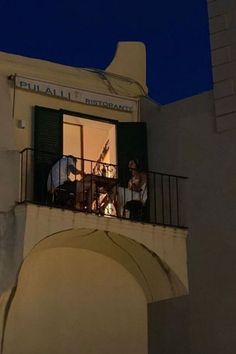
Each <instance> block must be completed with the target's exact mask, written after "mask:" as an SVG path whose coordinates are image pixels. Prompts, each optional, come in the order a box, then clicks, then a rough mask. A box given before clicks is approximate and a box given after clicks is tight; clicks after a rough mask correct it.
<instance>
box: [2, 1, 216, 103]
mask: <svg viewBox="0 0 236 354" xmlns="http://www.w3.org/2000/svg"><path fill="white" fill-rule="evenodd" d="M0 14H1V21H0V33H1V34H0V50H1V51H4V52H9V53H15V54H21V55H25V56H29V57H33V58H40V59H46V60H50V61H54V62H57V63H62V64H66V65H71V66H76V67H90V68H100V69H105V68H106V67H107V66H108V65H109V63H110V62H111V60H112V58H113V56H114V53H115V49H116V44H117V42H118V41H122V40H123V41H135V40H138V41H143V42H144V43H145V44H146V49H147V84H148V87H149V95H150V96H151V97H152V98H153V99H155V100H157V101H158V102H159V103H161V104H166V103H169V102H173V101H176V100H178V99H181V98H185V97H188V96H192V95H194V94H198V93H200V92H203V91H207V90H210V89H212V76H211V66H210V65H211V64H210V49H209V38H208V18H207V1H206V0H169V1H165V0H145V1H141V0H109V1H108V0H90V1H86V0H85V1H81V0H68V1H65V0H57V1H56V0H41V1H37V0H35V1H33V0H0Z"/></svg>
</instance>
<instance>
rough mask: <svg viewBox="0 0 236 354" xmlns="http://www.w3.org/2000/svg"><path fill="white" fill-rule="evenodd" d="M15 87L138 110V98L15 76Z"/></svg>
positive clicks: (122, 110) (65, 98)
mask: <svg viewBox="0 0 236 354" xmlns="http://www.w3.org/2000/svg"><path fill="white" fill-rule="evenodd" d="M14 78H15V87H17V88H20V89H22V90H26V91H31V92H34V93H39V94H44V95H47V96H51V97H56V98H61V99H64V100H67V101H72V102H80V103H84V104H86V105H90V106H97V107H102V108H108V109H113V110H117V111H121V112H129V113H131V112H135V111H137V100H135V99H126V98H123V97H122V98H121V97H116V96H113V95H103V94H100V93H95V92H90V91H86V90H81V89H76V88H72V87H66V86H62V85H56V84H54V83H50V82H45V81H40V80H35V79H30V78H26V77H21V76H17V75H16V76H15V77H14Z"/></svg>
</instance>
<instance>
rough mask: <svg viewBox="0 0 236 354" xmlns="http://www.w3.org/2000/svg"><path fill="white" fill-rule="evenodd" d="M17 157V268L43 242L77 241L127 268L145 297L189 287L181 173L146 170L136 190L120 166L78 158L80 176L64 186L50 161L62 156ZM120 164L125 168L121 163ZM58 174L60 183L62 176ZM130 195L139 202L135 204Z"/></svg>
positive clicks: (77, 244)
mask: <svg viewBox="0 0 236 354" xmlns="http://www.w3.org/2000/svg"><path fill="white" fill-rule="evenodd" d="M18 156H20V189H19V203H18V205H17V206H16V208H15V210H14V218H15V219H14V225H16V227H15V233H16V239H17V240H18V242H20V243H21V244H22V247H21V248H20V250H19V252H20V253H19V254H18V256H17V257H18V258H17V262H18V263H17V264H18V267H20V265H21V264H22V261H23V260H24V259H25V258H26V257H28V255H30V254H31V252H34V251H37V250H41V249H44V248H45V247H46V248H47V247H70V248H71V247H72V248H81V249H86V250H89V251H92V252H96V253H100V254H102V255H104V256H106V257H110V258H112V259H113V260H115V261H116V262H118V263H120V264H121V265H122V266H123V267H125V268H126V269H127V270H128V271H129V272H130V273H131V274H132V276H133V277H134V278H135V279H136V281H137V282H138V284H139V285H140V286H141V288H142V289H143V292H144V294H145V296H146V299H147V302H148V303H150V302H154V301H160V300H163V299H168V298H172V297H175V296H182V295H185V294H187V293H188V276H187V252H186V239H187V233H188V231H187V228H186V226H185V225H186V224H185V223H184V186H185V182H186V179H185V178H183V177H179V176H171V175H167V174H162V173H154V172H145V174H146V189H145V190H144V188H143V190H141V191H139V193H134V192H135V191H133V192H131V191H129V190H128V188H127V186H128V184H127V183H128V174H127V175H125V174H124V170H123V171H122V169H121V167H120V166H114V165H110V164H106V163H104V162H102V163H100V162H97V161H90V160H82V159H79V158H76V159H75V167H76V169H77V170H82V171H84V174H83V178H80V177H79V175H78V176H76V178H77V179H78V181H79V183H77V182H74V183H72V184H71V185H72V186H73V185H74V186H76V187H75V189H74V190H73V188H72V189H69V190H67V189H66V188H64V187H65V186H66V185H67V183H65V184H60V183H59V186H56V187H55V188H54V186H53V180H54V177H55V173H54V175H52V174H51V171H52V166H54V165H55V163H57V161H58V160H59V159H60V158H61V156H55V155H52V154H50V153H46V152H39V151H34V150H32V149H25V150H24V151H22V152H21V153H20V154H19V155H18ZM65 158H67V157H65ZM125 170H127V173H128V172H130V171H128V168H126V166H125ZM54 172H55V171H54ZM57 177H58V180H59V182H60V178H61V177H62V176H60V175H58V176H57ZM72 177H73V176H72ZM65 182H68V181H67V180H66V181H65ZM85 182H86V183H85ZM77 184H78V185H79V186H80V187H79V188H80V189H79V192H80V193H79V196H80V197H79V198H77V195H78V193H77V191H78V189H77ZM144 192H145V193H144ZM89 193H90V194H89ZM88 202H91V204H90V206H89V203H88ZM127 202H131V205H132V203H133V202H134V203H133V204H134V205H136V206H137V205H139V206H141V207H140V208H138V209H137V210H135V211H133V210H131V208H127V206H126V203H127ZM137 202H138V203H137ZM12 215H13V214H12ZM17 269H18V268H17ZM17 271H18V270H17ZM17 271H16V273H17ZM14 274H15V273H14ZM13 278H14V277H13ZM13 285H14V284H13Z"/></svg>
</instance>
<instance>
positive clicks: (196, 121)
mask: <svg viewBox="0 0 236 354" xmlns="http://www.w3.org/2000/svg"><path fill="white" fill-rule="evenodd" d="M142 119H143V120H145V121H147V124H148V142H149V157H150V160H149V163H150V168H151V169H154V170H158V171H162V172H168V173H175V174H180V175H185V176H188V177H189V181H188V199H187V200H188V203H187V205H186V210H187V211H188V225H189V238H188V264H189V266H188V270H189V284H190V296H189V298H188V299H187V298H186V301H188V302H189V303H188V305H186V302H184V300H183V302H182V305H181V302H179V301H178V300H175V299H173V300H170V302H169V306H170V307H169V308H171V309H172V311H169V310H168V306H167V305H166V301H165V302H163V311H158V309H160V306H162V304H161V303H159V304H156V305H155V304H153V305H150V308H149V310H150V311H149V314H150V317H149V323H150V353H151V354H152V353H156V352H157V350H158V340H157V338H158V337H162V339H163V338H165V343H166V347H165V353H166V354H170V353H171V354H172V353H175V354H176V353H181V354H185V353H191V354H199V353H207V354H211V353H212V354H213V353H214V354H222V353H223V352H227V354H231V353H232V354H234V353H235V347H236V340H235V322H236V308H235V306H234V303H235V293H236V285H235V282H234V279H233V274H235V272H236V258H235V249H236V239H235V230H236V208H235V200H236V184H235V175H236V164H235V141H236V130H231V131H228V132H224V133H222V134H219V133H217V130H216V124H215V113H214V98H213V93H212V92H206V93H204V94H201V95H198V96H195V97H191V98H189V99H186V100H183V101H179V102H176V103H173V104H171V105H167V106H164V107H161V108H160V107H159V108H158V107H155V106H151V105H150V104H148V102H147V101H146V100H145V101H143V104H142ZM175 303H176V306H175ZM157 312H161V313H162V316H159V317H157V316H155V314H156V313H157ZM183 312H184V313H185V314H186V316H188V317H189V322H188V326H187V327H186V339H184V338H183V336H182V337H181V338H182V339H180V340H179V341H176V340H174V337H175V336H176V333H174V332H173V331H171V330H170V331H169V327H168V323H171V328H176V331H177V333H178V331H179V328H180V325H181V324H180V321H179V319H180V318H181V316H182V313H183ZM156 321H157V322H156ZM157 323H158V325H157ZM173 323H175V326H173ZM157 328H158V331H159V332H158V334H157V333H156V331H157ZM187 328H188V331H187ZM160 331H161V332H160ZM185 340H186V342H185ZM187 341H188V342H189V345H186V343H187Z"/></svg>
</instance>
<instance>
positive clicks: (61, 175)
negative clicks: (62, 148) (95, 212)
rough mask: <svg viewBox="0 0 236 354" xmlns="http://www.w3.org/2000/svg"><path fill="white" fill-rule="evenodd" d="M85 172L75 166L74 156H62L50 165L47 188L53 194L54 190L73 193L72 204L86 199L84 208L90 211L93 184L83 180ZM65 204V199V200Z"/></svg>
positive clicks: (77, 203) (78, 203)
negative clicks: (78, 178) (72, 177)
mask: <svg viewBox="0 0 236 354" xmlns="http://www.w3.org/2000/svg"><path fill="white" fill-rule="evenodd" d="M71 174H72V175H74V177H75V179H74V181H72V180H71ZM78 175H80V178H84V177H85V173H84V172H83V171H80V170H78V169H77V168H76V158H75V157H73V156H63V157H62V158H61V159H59V160H58V161H57V162H56V163H55V164H54V165H53V167H52V169H51V171H50V173H49V176H48V180H47V190H48V192H49V193H51V194H52V195H54V192H55V190H57V189H58V190H61V191H63V190H64V191H66V193H68V194H69V193H71V194H74V197H75V198H74V204H76V207H77V206H78V205H79V207H80V203H81V202H84V199H86V204H87V205H86V209H87V210H88V211H91V205H92V198H93V194H94V191H95V189H94V185H93V182H92V181H87V182H83V179H80V180H77V176H78ZM65 204H66V201H65Z"/></svg>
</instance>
